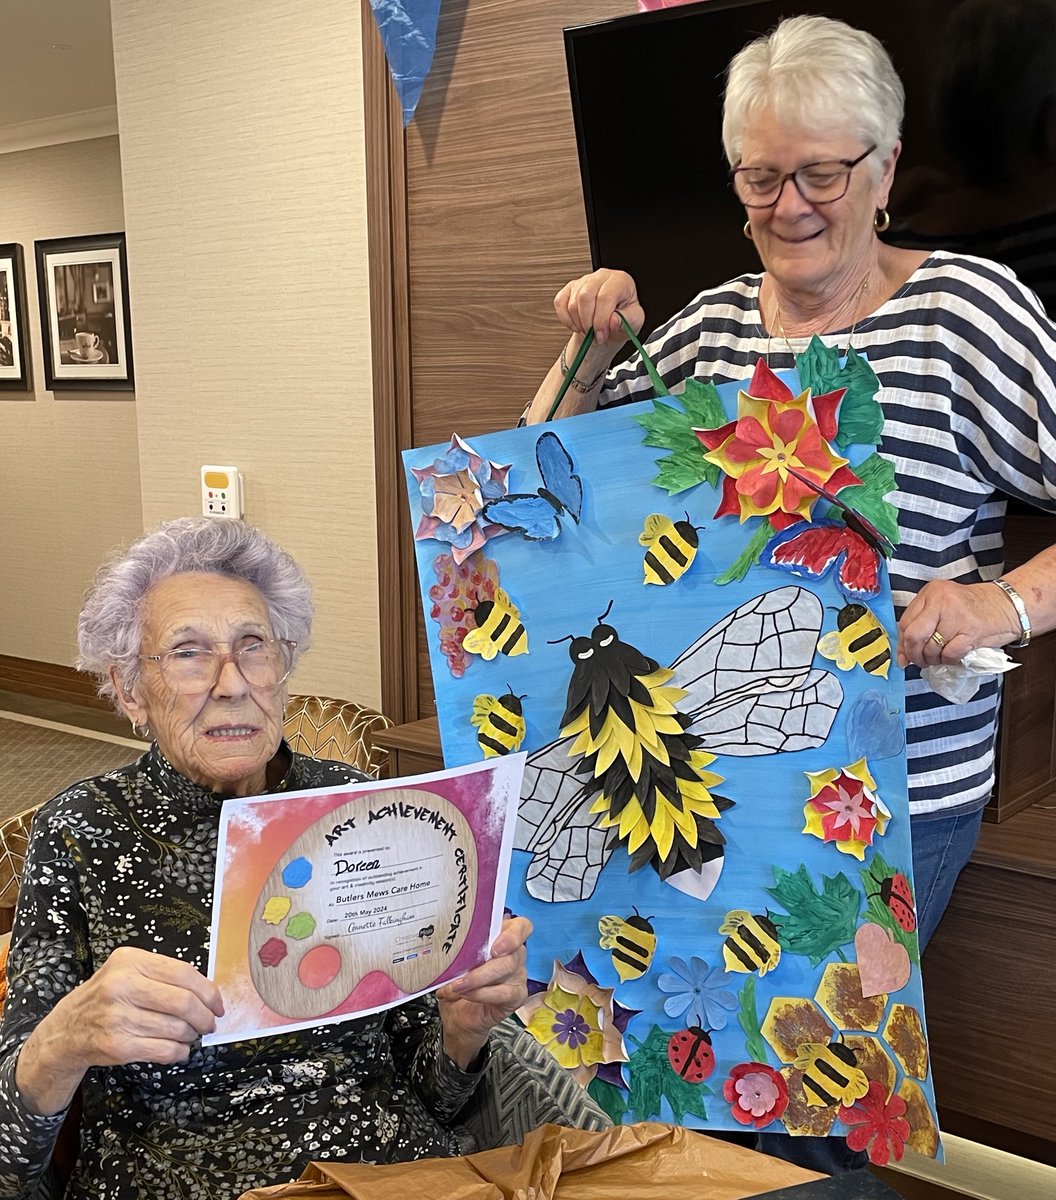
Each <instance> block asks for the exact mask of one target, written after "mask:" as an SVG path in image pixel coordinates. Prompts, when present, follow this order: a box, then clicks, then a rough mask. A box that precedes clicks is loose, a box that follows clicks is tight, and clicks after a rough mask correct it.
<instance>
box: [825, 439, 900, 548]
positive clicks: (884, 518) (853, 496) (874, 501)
mask: <svg viewBox="0 0 1056 1200" xmlns="http://www.w3.org/2000/svg"><path fill="white" fill-rule="evenodd" d="M854 473H855V475H857V476H858V478H859V479H860V480H861V481H862V482H861V486H859V485H858V484H852V485H851V486H850V487H845V488H840V499H841V500H842V501H843V502H844V504H846V505H847V507H848V508H853V509H854V511H855V512H857V513H861V515H862V516H863V517H865V518H866V520H868V521H871V522H872V523H873V524H874V525H875V526H876V528H877V529H879V530H880V532H881V533H882V534H883V535H884V536H885V537H886V538H888V539H889V540H890V541H892V542H894V543H895V544H896V545H897V543H898V540H899V532H898V509H897V508H895V506H894V505H893V504H892V503H891V501H890V500H885V499H884V497H885V496H886V495H887V493H888V492H893V491H894V490H895V487H896V485H895V468H894V467H893V466H892V465H891V464H890V463H889V462H888V461H887V459H886V458H881V457H880V455H879V454H870V455H869V457H868V458H867V459H866V460H865V461H864V462H863V463H861V464H860V465H859V466H857V467H855V468H854ZM832 515H833V516H834V517H836V518H837V519H840V513H839V512H838V511H837V512H833V514H832Z"/></svg>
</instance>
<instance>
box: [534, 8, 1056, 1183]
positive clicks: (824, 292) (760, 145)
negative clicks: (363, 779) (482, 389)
mask: <svg viewBox="0 0 1056 1200" xmlns="http://www.w3.org/2000/svg"><path fill="white" fill-rule="evenodd" d="M902 107H903V90H902V85H901V82H900V81H899V78H898V76H897V74H896V72H895V70H894V68H893V66H892V65H891V61H890V59H889V58H888V56H887V54H886V52H885V51H884V49H883V47H882V46H881V45H880V43H879V42H878V41H877V40H876V39H875V38H873V37H872V36H871V35H869V34H867V33H863V32H860V31H858V30H855V29H852V28H850V27H849V26H847V25H845V24H843V23H842V22H839V21H833V20H829V19H826V18H821V17H796V18H793V19H790V20H786V21H783V22H781V24H779V25H778V26H777V28H776V29H775V30H774V31H773V32H772V33H771V34H770V35H768V36H766V37H763V38H760V39H758V40H757V41H754V42H752V43H751V44H749V45H748V46H746V47H745V48H744V49H743V50H742V51H741V52H740V53H739V54H738V55H737V56H736V57H735V58H734V59H733V61H732V63H731V64H730V68H729V75H728V83H727V89H726V97H725V105H724V118H723V139H724V143H725V149H726V154H727V157H728V159H729V162H730V164H731V166H732V168H733V172H732V184H733V188H734V190H735V192H736V194H737V196H738V198H739V199H740V201H741V203H742V204H743V205H744V209H745V215H746V218H747V220H746V221H745V225H744V235H745V236H746V237H748V238H751V239H752V240H753V241H754V243H755V246H756V249H757V250H758V252H759V256H760V258H761V260H762V263H763V267H764V270H763V272H762V274H750V275H743V276H741V277H739V278H737V279H734V280H731V281H730V282H728V283H726V284H723V285H722V286H721V287H717V288H713V289H711V290H708V291H704V292H702V293H700V295H698V296H697V297H696V298H695V299H694V300H693V301H692V303H690V304H689V305H688V307H687V308H685V309H684V310H683V311H682V312H680V313H679V314H678V315H677V316H675V317H674V318H673V319H672V320H670V321H669V322H667V324H665V325H663V326H662V327H661V328H660V329H658V330H657V331H656V332H655V333H654V334H653V335H652V336H651V338H650V340H649V341H648V343H647V345H646V348H647V350H648V352H649V354H650V356H651V357H652V358H653V360H654V362H655V363H656V364H657V367H658V369H659V371H660V374H661V375H662V376H663V378H664V382H665V383H666V384H667V385H668V386H669V387H674V386H676V385H677V384H679V383H680V382H681V381H682V380H684V379H686V378H687V377H690V376H696V377H700V378H703V379H712V380H714V381H715V382H716V383H723V382H729V381H739V380H744V379H746V378H748V376H749V375H750V374H751V370H752V367H753V366H754V364H755V363H756V362H757V361H758V360H759V359H760V358H763V359H765V360H766V361H767V362H768V363H769V365H770V366H771V367H773V368H775V369H781V368H788V367H791V366H793V365H794V355H795V354H796V353H802V352H803V351H804V350H806V348H807V345H808V343H809V341H810V338H811V337H812V336H813V335H815V334H816V335H818V336H820V337H821V339H822V341H823V342H824V343H825V344H826V345H828V346H834V347H838V348H839V349H840V350H841V351H846V350H847V349H848V348H849V347H851V346H853V348H854V349H855V351H856V352H857V353H858V354H860V355H863V356H864V357H865V358H866V359H867V360H868V362H869V364H870V366H871V367H872V369H873V370H874V371H875V373H876V375H877V376H878V378H879V380H880V383H881V390H880V392H879V393H878V397H877V398H878V400H879V401H880V402H881V404H882V406H883V410H884V418H885V423H884V429H883V441H882V444H881V447H880V452H881V454H882V455H883V456H884V457H885V458H886V459H888V460H889V461H890V462H891V463H892V464H893V466H894V469H895V478H896V484H897V489H898V490H897V492H896V493H895V494H894V495H893V496H891V497H890V499H892V501H893V502H894V503H895V505H896V506H897V507H898V509H899V519H900V525H901V542H900V544H899V545H898V547H897V548H896V553H895V555H894V557H893V558H892V560H891V562H890V574H891V585H892V590H893V593H894V601H895V605H896V610H897V611H898V613H899V614H900V619H899V641H898V659H899V663H900V665H902V666H905V667H906V668H907V670H906V693H907V694H906V718H907V726H908V730H907V737H908V760H909V761H908V765H909V784H910V806H911V812H912V817H913V860H914V869H915V875H916V887H917V894H916V898H917V904H918V930H919V934H920V938H921V943H922V945H923V944H926V943H927V941H928V939H929V938H930V936H931V934H932V933H933V932H934V929H935V926H936V924H937V923H938V921H939V919H940V917H941V916H942V913H943V911H944V910H945V908H946V905H947V903H948V901H949V897H950V893H951V891H952V889H953V885H954V882H955V880H956V878H957V875H958V873H959V872H960V870H961V868H962V867H963V866H964V865H965V863H966V862H967V861H968V858H969V857H970V855H971V852H972V849H973V847H974V844H975V841H976V838H977V836H978V832H979V823H980V820H981V815H982V808H983V805H984V804H985V803H986V800H987V798H988V796H989V794H990V790H991V787H992V785H993V777H994V772H993V766H994V745H995V734H996V724H997V712H998V704H999V700H1000V688H999V685H998V683H997V681H995V680H993V679H990V680H988V681H987V682H985V683H984V684H983V686H982V687H981V688H980V690H979V692H978V694H977V695H976V697H975V698H974V699H973V700H972V701H970V702H969V703H967V704H963V705H952V704H948V703H947V702H946V701H945V700H942V699H941V698H940V697H938V696H937V695H935V694H934V693H933V692H931V691H930V690H929V689H928V688H927V686H926V685H925V683H924V681H923V680H922V678H921V676H920V671H919V668H920V667H921V666H927V665H934V664H937V663H940V662H942V663H955V662H958V661H959V660H960V659H961V658H962V657H963V656H964V655H965V654H966V653H967V651H968V650H969V649H970V648H972V647H975V646H1007V645H1010V644H1016V645H1025V644H1026V643H1027V641H1029V639H1030V636H1031V634H1032V633H1033V634H1038V633H1043V632H1045V631H1047V630H1049V629H1052V628H1053V627H1054V626H1056V550H1046V551H1045V552H1043V553H1042V554H1039V555H1038V556H1037V557H1036V558H1034V559H1032V560H1031V561H1030V562H1028V563H1025V564H1024V565H1023V566H1020V567H1017V568H1016V570H1014V571H1010V572H1009V573H1008V574H1007V575H1005V576H1002V575H1001V571H1002V566H1003V562H1002V558H1003V552H1002V545H1001V522H1002V518H1003V515H1004V509H1005V497H1006V496H1012V497H1015V498H1017V499H1019V500H1022V501H1025V502H1027V503H1031V504H1034V505H1036V506H1038V507H1040V508H1043V509H1045V510H1047V511H1053V510H1056V328H1054V327H1053V325H1052V324H1050V323H1049V321H1048V320H1047V319H1046V317H1045V314H1044V312H1043V310H1042V308H1041V305H1040V304H1039V302H1038V300H1037V298H1036V297H1035V296H1034V295H1033V293H1031V292H1029V291H1028V290H1027V289H1026V288H1024V287H1022V286H1021V285H1020V284H1019V283H1018V281H1017V280H1016V278H1015V276H1014V275H1012V273H1011V272H1010V271H1008V270H1007V269H1006V268H1004V267H1000V266H998V265H997V264H995V263H990V262H986V261H984V260H982V259H974V258H968V257H963V256H955V255H952V254H948V253H944V252H941V251H940V252H936V253H933V254H931V255H930V256H929V255H928V254H926V253H922V252H920V251H917V250H905V249H896V248H893V247H890V246H886V245H884V244H883V243H882V242H881V241H880V240H879V239H878V237H877V232H882V231H883V229H885V228H886V227H887V224H888V221H889V217H888V213H887V211H886V205H887V200H888V194H889V191H890V188H891V182H892V178H893V175H894V171H895V164H896V162H897V160H898V156H899V151H900V148H901V143H900V141H899V131H900V127H901V121H902ZM555 309H556V311H557V315H558V318H559V319H560V321H561V322H562V324H564V325H565V326H566V327H567V328H568V329H569V330H571V336H570V338H569V340H568V343H567V345H566V347H565V348H564V349H563V350H562V352H561V356H560V358H559V360H558V362H557V363H555V364H554V366H553V367H552V368H551V370H550V372H549V374H548V375H547V377H546V379H545V380H544V381H543V384H542V386H541V387H540V390H539V392H538V394H537V396H536V398H535V399H534V401H533V402H532V404H531V406H530V408H529V410H528V413H527V419H528V420H529V421H542V420H544V419H546V417H547V414H548V413H549V410H550V407H551V405H552V403H553V400H554V398H555V396H556V395H557V391H558V388H559V386H560V383H561V381H562V378H563V376H564V374H565V372H566V370H567V368H566V366H565V364H566V363H567V362H570V361H572V358H573V356H574V355H575V354H576V352H577V350H578V349H579V347H580V345H581V343H582V340H583V335H584V334H585V333H586V331H587V330H589V329H593V330H594V331H595V333H596V335H597V342H596V343H595V345H593V346H591V347H590V349H589V352H588V353H587V355H586V357H585V359H584V361H583V363H582V364H581V365H580V367H579V369H578V372H577V377H576V378H575V379H574V380H573V381H572V382H573V388H572V390H570V391H569V392H568V393H567V395H566V398H565V400H564V401H563V403H562V407H561V409H560V414H559V415H562V416H564V415H570V414H572V413H575V412H586V411H590V410H592V409H594V408H595V407H597V406H598V405H608V404H621V403H625V402H628V401H632V400H637V399H640V398H642V397H643V396H645V395H647V394H648V393H649V387H650V384H649V380H648V378H647V376H646V373H645V371H644V369H643V367H642V364H641V362H640V360H639V359H637V358H635V359H632V360H631V361H630V362H628V363H626V364H623V365H621V366H619V367H617V368H615V369H613V370H611V371H609V370H607V364H608V361H609V358H610V357H611V354H612V346H613V341H615V342H616V344H620V343H622V341H623V333H622V329H621V325H620V320H619V316H618V312H622V313H624V314H625V315H626V317H627V319H628V320H629V321H630V322H631V323H632V324H633V325H634V326H635V327H636V328H640V327H641V325H642V323H643V321H644V313H643V311H642V308H641V306H640V305H639V303H638V298H637V293H636V290H635V284H634V281H633V279H631V277H630V276H629V275H627V274H625V273H624V272H621V271H613V270H600V271H595V272H594V273H592V274H590V275H587V276H584V277H583V278H581V279H576V280H573V281H572V282H571V283H569V284H568V285H566V286H565V287H564V288H562V289H561V291H560V292H559V293H558V295H557V297H556V300H555ZM767 1148H769V1149H771V1150H773V1151H774V1152H778V1151H777V1147H775V1146H773V1145H770V1144H769V1143H768V1146H767ZM801 1161H802V1159H801ZM815 1162H816V1164H817V1165H819V1167H820V1169H831V1166H830V1164H827V1163H825V1162H824V1161H823V1160H815ZM804 1165H808V1164H806V1163H805V1164H804Z"/></svg>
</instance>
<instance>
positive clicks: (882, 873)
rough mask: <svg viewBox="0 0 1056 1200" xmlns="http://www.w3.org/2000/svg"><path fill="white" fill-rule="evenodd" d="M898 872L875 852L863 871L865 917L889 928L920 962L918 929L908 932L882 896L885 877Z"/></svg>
mask: <svg viewBox="0 0 1056 1200" xmlns="http://www.w3.org/2000/svg"><path fill="white" fill-rule="evenodd" d="M898 873H899V872H898V868H897V867H892V866H889V865H888V864H887V863H886V862H885V861H884V859H883V856H882V855H881V854H879V853H874V855H873V857H872V859H871V861H870V863H869V866H868V867H865V868H864V869H863V870H862V872H861V876H862V890H863V891H864V892H865V895H866V905H865V917H866V920H869V921H872V922H873V924H874V925H880V926H882V927H883V928H884V929H887V930H888V931H889V932H890V933H891V936H892V937H893V938H894V939H895V941H896V942H898V944H899V945H900V946H904V947H905V948H906V953H907V954H908V955H909V957H910V959H911V960H912V961H913V962H915V963H919V962H920V944H919V943H918V941H917V934H916V931H914V932H913V933H907V932H906V931H905V930H904V929H903V928H902V926H901V925H899V923H898V922H897V921H896V920H895V917H894V914H893V913H892V912H891V910H890V909H889V908H888V907H887V905H886V904H885V903H884V902H883V900H881V898H880V885H881V884H882V883H883V882H884V880H885V879H890V878H891V877H892V875H897V874H898ZM903 874H904V872H903Z"/></svg>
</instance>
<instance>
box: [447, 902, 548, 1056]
mask: <svg viewBox="0 0 1056 1200" xmlns="http://www.w3.org/2000/svg"><path fill="white" fill-rule="evenodd" d="M531 932H532V923H531V921H529V920H528V919H527V918H526V917H512V918H507V919H506V920H505V921H503V923H502V932H501V933H500V934H499V936H498V937H497V938H496V939H495V942H494V944H493V945H492V947H491V954H492V957H491V958H489V959H488V961H487V962H486V963H481V965H480V966H479V967H474V968H473V970H472V971H469V972H467V974H465V975H463V976H462V978H461V979H456V980H455V981H454V982H453V983H449V984H446V985H445V986H444V987H442V988H441V989H440V990H439V991H438V992H437V993H436V999H437V1003H438V1004H439V1006H440V1022H441V1024H442V1025H443V1031H444V1053H445V1054H446V1055H447V1057H448V1058H449V1059H451V1061H452V1062H453V1063H455V1064H456V1066H459V1067H461V1068H462V1070H467V1069H468V1068H469V1067H470V1066H471V1065H472V1063H473V1060H474V1059H475V1058H476V1057H477V1055H478V1054H479V1053H480V1051H481V1049H482V1048H483V1047H484V1045H485V1043H486V1042H487V1040H488V1034H489V1033H490V1032H491V1030H492V1028H493V1027H494V1026H496V1025H498V1023H499V1022H500V1021H504V1020H505V1019H506V1018H507V1017H508V1016H509V1015H510V1014H511V1013H512V1012H515V1011H516V1010H517V1009H518V1008H520V1007H521V1005H522V1004H524V1002H525V1001H526V1000H527V999H528V973H527V971H526V969H525V961H526V952H525V948H524V943H525V942H526V941H527V940H528V935H529V934H530V933H531Z"/></svg>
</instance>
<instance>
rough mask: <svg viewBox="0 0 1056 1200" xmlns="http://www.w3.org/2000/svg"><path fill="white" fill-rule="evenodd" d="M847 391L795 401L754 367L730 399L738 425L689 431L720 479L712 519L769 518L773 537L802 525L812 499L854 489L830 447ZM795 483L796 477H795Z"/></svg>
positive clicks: (849, 475)
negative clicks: (822, 491)
mask: <svg viewBox="0 0 1056 1200" xmlns="http://www.w3.org/2000/svg"><path fill="white" fill-rule="evenodd" d="M845 391H846V389H845V388H841V389H840V390H839V391H835V392H827V393H826V394H825V395H823V396H813V395H812V394H811V391H810V389H809V388H808V389H807V390H806V391H804V392H801V393H800V394H799V395H798V396H794V395H793V394H792V391H791V389H790V388H788V387H787V386H786V385H785V384H784V383H782V382H781V381H780V380H779V379H778V378H777V376H776V375H775V374H774V373H773V371H771V370H770V368H769V367H768V366H767V365H766V363H764V362H763V361H762V360H760V361H759V362H758V363H757V364H756V368H755V373H754V374H753V376H752V382H751V384H750V385H749V390H748V391H747V392H745V391H742V392H740V393H739V395H738V398H737V419H736V420H734V421H730V422H729V423H728V424H726V425H721V426H719V427H718V428H716V429H695V430H694V431H693V432H694V433H695V434H696V435H697V437H698V439H699V440H700V441H701V443H702V444H703V445H704V446H705V447H706V448H707V452H706V453H705V455H704V457H705V459H707V461H708V462H710V463H714V464H715V466H717V467H718V468H719V469H720V470H721V471H722V472H723V476H724V477H723V483H722V499H721V501H720V502H719V507H718V508H717V509H716V511H715V515H716V516H717V517H721V516H725V515H727V514H732V515H739V517H740V519H741V520H742V521H745V520H747V519H748V518H749V517H768V518H769V519H770V523H771V524H772V525H773V527H774V528H775V529H777V530H781V529H785V528H787V527H788V526H789V525H792V524H794V523H795V522H796V521H804V520H806V521H809V520H810V515H811V511H812V510H813V507H814V504H815V503H816V502H817V500H818V499H819V495H818V492H817V491H815V490H814V488H812V487H810V485H809V483H807V482H804V480H809V481H810V482H812V483H814V484H815V485H816V486H817V487H820V488H824V489H825V490H826V491H828V492H830V493H831V492H837V491H839V489H840V488H843V487H847V486H849V485H851V484H857V483H861V480H860V479H859V478H858V476H857V475H855V473H854V472H853V471H852V470H851V468H850V467H849V466H848V465H847V464H848V460H847V459H845V458H841V457H840V456H839V455H838V454H836V453H835V452H834V451H833V449H832V447H831V446H830V445H829V442H830V441H831V440H832V439H833V438H834V437H835V436H836V430H837V416H838V411H839V406H840V401H841V400H842V399H843V396H844V393H845ZM800 476H801V477H802V478H799V477H800Z"/></svg>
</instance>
